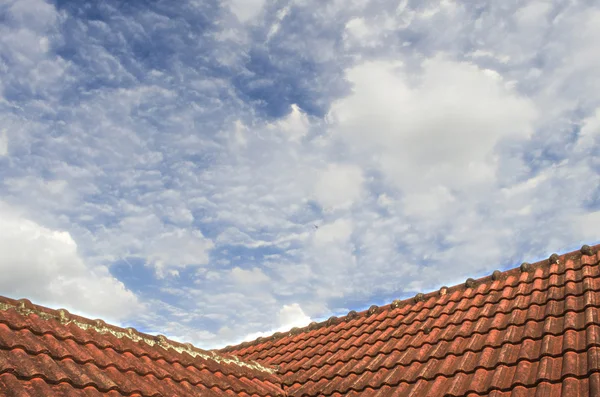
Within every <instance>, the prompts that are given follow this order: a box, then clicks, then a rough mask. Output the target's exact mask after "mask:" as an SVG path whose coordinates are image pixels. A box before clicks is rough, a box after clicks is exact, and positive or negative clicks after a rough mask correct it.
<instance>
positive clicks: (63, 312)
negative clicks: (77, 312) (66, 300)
mask: <svg viewBox="0 0 600 397" xmlns="http://www.w3.org/2000/svg"><path fill="white" fill-rule="evenodd" d="M58 321H60V322H61V323H66V322H68V321H69V311H68V310H67V309H58Z"/></svg>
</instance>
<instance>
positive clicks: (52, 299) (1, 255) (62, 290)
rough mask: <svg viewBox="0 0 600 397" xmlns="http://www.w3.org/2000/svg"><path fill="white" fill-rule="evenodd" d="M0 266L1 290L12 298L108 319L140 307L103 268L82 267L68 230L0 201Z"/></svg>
mask: <svg viewBox="0 0 600 397" xmlns="http://www.w3.org/2000/svg"><path fill="white" fill-rule="evenodd" d="M0 269H1V271H2V274H3V276H2V278H1V279H0V289H1V290H2V294H3V295H8V296H11V297H14V298H17V299H20V298H27V299H30V300H31V301H32V302H34V303H38V304H42V305H47V306H50V307H64V308H67V309H68V310H71V311H73V312H74V313H81V314H83V315H85V316H88V317H92V318H97V317H103V318H106V319H107V320H112V321H120V320H125V319H128V317H129V316H131V314H134V313H135V312H136V311H137V310H139V309H140V308H141V306H140V303H139V302H138V300H137V297H136V296H135V295H134V294H133V293H132V292H131V291H129V290H127V289H126V288H125V286H124V285H123V283H121V282H120V281H118V280H117V279H115V278H114V277H113V276H111V275H110V273H109V272H108V270H107V269H106V268H105V267H95V268H91V267H88V266H86V264H85V262H84V261H83V259H82V258H81V257H80V256H79V254H78V252H77V245H76V244H75V242H74V241H73V238H72V237H71V235H70V234H69V233H68V232H64V231H57V230H51V229H48V228H45V227H43V226H41V225H39V224H37V223H35V222H33V221H31V220H29V219H27V218H26V217H24V216H23V215H22V214H21V213H20V212H19V211H18V210H16V209H15V208H12V207H9V206H8V205H6V204H4V203H0ZM74 297H76V299H74Z"/></svg>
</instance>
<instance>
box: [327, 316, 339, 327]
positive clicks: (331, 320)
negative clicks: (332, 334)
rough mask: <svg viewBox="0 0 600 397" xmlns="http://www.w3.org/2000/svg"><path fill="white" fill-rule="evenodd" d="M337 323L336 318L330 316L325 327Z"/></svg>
mask: <svg viewBox="0 0 600 397" xmlns="http://www.w3.org/2000/svg"><path fill="white" fill-rule="evenodd" d="M335 323H337V317H336V316H331V317H329V319H328V320H327V325H333V324H335Z"/></svg>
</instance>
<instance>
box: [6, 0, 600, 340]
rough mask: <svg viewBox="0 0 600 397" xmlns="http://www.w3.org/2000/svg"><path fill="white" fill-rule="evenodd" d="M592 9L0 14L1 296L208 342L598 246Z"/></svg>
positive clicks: (342, 4) (111, 6) (44, 5)
mask: <svg viewBox="0 0 600 397" xmlns="http://www.w3.org/2000/svg"><path fill="white" fill-rule="evenodd" d="M597 37H600V7H599V6H598V5H597V3H596V2H593V1H554V2H553V1H515V2H493V1H476V2H473V3H470V4H469V5H468V6H466V5H463V4H461V3H459V2H454V1H449V0H445V1H407V0H403V1H369V2H367V1H362V0H352V1H351V0H344V1H341V0H332V1H327V2H323V1H310V0H294V1H291V0H290V1H267V0H230V1H217V0H207V1H193V0H191V1H187V2H185V1H182V2H176V4H175V3H173V2H166V1H162V2H161V1H136V2H117V1H103V2H84V3H82V2H75V1H55V2H46V1H43V0H18V1H14V0H8V1H4V2H2V3H1V4H0V270H1V271H2V273H3V276H2V278H1V279H0V294H2V295H4V296H9V297H13V298H28V299H30V300H32V301H33V302H34V303H38V304H42V305H47V306H51V307H55V308H58V307H63V308H66V309H68V310H70V311H71V312H74V313H78V314H82V315H85V316H88V317H91V318H103V319H105V320H107V321H110V322H112V323H115V324H118V325H122V326H134V327H136V328H137V329H139V330H141V331H145V332H149V333H162V334H165V335H167V336H168V337H171V338H173V339H176V340H180V341H185V342H192V343H194V344H196V345H197V346H199V347H204V348H216V347H222V346H224V345H226V344H231V343H237V342H240V341H242V340H245V339H251V338H255V337H257V336H260V335H264V334H269V333H272V332H274V331H275V330H285V329H289V328H291V327H293V326H302V325H306V324H308V323H309V322H310V321H312V320H317V321H318V320H321V319H324V318H328V317H329V316H331V315H344V314H345V313H346V312H347V311H349V310H362V309H365V308H368V307H369V306H370V305H371V304H378V305H382V304H386V303H389V302H391V301H392V300H393V299H397V298H405V297H409V296H412V295H414V294H415V293H417V292H428V291H431V290H434V289H437V288H439V287H440V286H441V285H453V284H456V283H460V282H462V281H464V280H465V279H466V278H468V277H478V276H483V275H487V274H490V273H491V272H492V271H493V270H495V269H507V268H511V267H514V266H517V265H518V264H520V263H521V262H522V261H524V260H527V261H534V260H536V259H541V258H545V257H547V256H548V255H550V254H551V253H552V252H564V251H566V250H571V249H576V248H578V247H579V246H581V244H582V243H588V244H592V243H595V242H598V241H599V240H598V238H599V236H598V232H597V229H598V228H597V225H598V224H599V223H600V188H599V186H600V176H599V175H600V74H599V73H598V70H600V45H599V44H598V40H597Z"/></svg>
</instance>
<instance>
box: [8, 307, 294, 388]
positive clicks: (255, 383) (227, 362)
mask: <svg viewBox="0 0 600 397" xmlns="http://www.w3.org/2000/svg"><path fill="white" fill-rule="evenodd" d="M273 372H274V371H273V369H271V368H268V367H266V366H263V365H260V364H258V363H253V362H250V361H241V360H239V359H238V358H237V357H233V356H230V355H228V354H217V353H215V352H208V351H204V350H201V349H197V348H195V347H193V346H192V345H190V344H181V343H177V342H174V341H171V340H169V339H167V338H165V337H164V336H162V335H161V336H157V337H155V336H151V335H147V334H143V333H141V332H137V331H135V330H134V329H133V328H128V329H123V328H119V327H114V326H111V325H107V324H105V323H104V322H103V321H102V320H89V319H85V318H83V317H80V316H75V315H71V314H69V313H68V312H67V311H66V310H51V309H47V308H44V307H41V306H36V305H32V304H31V302H29V301H28V300H26V299H22V300H19V301H16V300H13V299H9V298H4V297H0V395H1V396H19V397H25V396H80V395H81V396H83V395H85V396H105V395H107V396H114V397H116V396H283V395H285V393H284V392H283V391H282V389H281V388H280V381H279V379H278V377H277V376H276V375H274V374H273Z"/></svg>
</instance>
